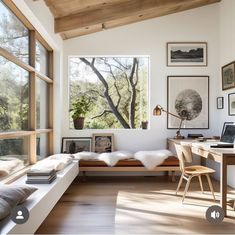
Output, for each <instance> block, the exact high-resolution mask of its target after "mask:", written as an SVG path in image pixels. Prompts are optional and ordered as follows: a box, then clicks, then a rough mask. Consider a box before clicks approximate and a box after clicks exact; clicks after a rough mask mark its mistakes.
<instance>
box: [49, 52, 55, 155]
mask: <svg viewBox="0 0 235 235" xmlns="http://www.w3.org/2000/svg"><path fill="white" fill-rule="evenodd" d="M48 61H49V64H48V70H49V71H48V76H49V78H50V79H52V80H53V52H49V60H48ZM48 85H49V86H48V94H49V97H48V98H49V105H48V114H49V115H48V127H49V128H50V129H52V130H53V113H54V111H53V109H54V108H53V96H54V86H53V83H50V84H48ZM48 141H49V143H48V151H49V154H53V152H54V145H53V131H52V132H50V133H49V135H48Z"/></svg>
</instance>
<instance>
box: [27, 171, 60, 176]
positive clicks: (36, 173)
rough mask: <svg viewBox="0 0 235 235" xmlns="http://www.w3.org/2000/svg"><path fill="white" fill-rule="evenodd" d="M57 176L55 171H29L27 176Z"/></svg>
mask: <svg viewBox="0 0 235 235" xmlns="http://www.w3.org/2000/svg"><path fill="white" fill-rule="evenodd" d="M55 174H56V171H55V170H29V171H28V172H27V176H50V175H55Z"/></svg>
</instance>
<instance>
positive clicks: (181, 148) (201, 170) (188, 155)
mask: <svg viewBox="0 0 235 235" xmlns="http://www.w3.org/2000/svg"><path fill="white" fill-rule="evenodd" d="M175 148H176V153H177V156H178V158H179V162H180V170H181V172H182V174H181V177H180V181H179V184H178V187H177V190H176V195H177V193H178V191H179V189H180V186H181V184H182V182H183V179H185V180H186V181H187V184H186V186H185V190H184V194H183V200H182V202H183V201H184V199H185V196H186V193H187V192H188V189H189V185H190V182H191V180H192V178H193V177H198V180H199V183H200V187H201V191H202V193H203V185H202V177H201V176H202V175H205V176H206V178H207V181H208V184H209V187H210V190H211V192H212V195H213V198H214V200H215V194H214V190H213V186H212V183H211V179H210V174H212V173H214V172H215V171H214V170H213V169H211V168H208V167H205V166H185V163H192V152H191V147H190V146H189V145H179V144H175Z"/></svg>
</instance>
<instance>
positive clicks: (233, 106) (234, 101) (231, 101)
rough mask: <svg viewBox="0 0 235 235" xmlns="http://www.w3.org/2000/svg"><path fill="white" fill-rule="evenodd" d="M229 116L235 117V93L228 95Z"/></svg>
mask: <svg viewBox="0 0 235 235" xmlns="http://www.w3.org/2000/svg"><path fill="white" fill-rule="evenodd" d="M228 115H229V116H235V93H230V94H228Z"/></svg>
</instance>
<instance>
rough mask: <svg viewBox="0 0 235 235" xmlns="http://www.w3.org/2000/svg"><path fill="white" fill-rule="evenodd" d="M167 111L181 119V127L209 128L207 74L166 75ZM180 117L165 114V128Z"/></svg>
mask: <svg viewBox="0 0 235 235" xmlns="http://www.w3.org/2000/svg"><path fill="white" fill-rule="evenodd" d="M167 111H168V112H170V113H172V114H175V115H177V116H179V117H180V118H182V119H183V122H182V126H181V129H208V128H209V76H168V77H167ZM180 121H181V120H180V119H179V118H176V117H174V116H172V115H167V129H178V128H179V126H180Z"/></svg>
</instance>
